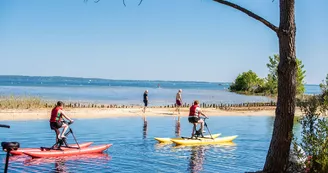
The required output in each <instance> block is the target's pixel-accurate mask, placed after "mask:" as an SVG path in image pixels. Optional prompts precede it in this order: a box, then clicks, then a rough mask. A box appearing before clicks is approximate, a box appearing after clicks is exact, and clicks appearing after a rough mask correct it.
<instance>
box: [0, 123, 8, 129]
mask: <svg viewBox="0 0 328 173" xmlns="http://www.w3.org/2000/svg"><path fill="white" fill-rule="evenodd" d="M0 127H3V128H8V129H9V128H10V126H8V125H5V124H0Z"/></svg>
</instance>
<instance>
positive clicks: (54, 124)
mask: <svg viewBox="0 0 328 173" xmlns="http://www.w3.org/2000/svg"><path fill="white" fill-rule="evenodd" d="M62 126H63V122H50V128H51V129H52V130H56V129H59V128H61V127H62Z"/></svg>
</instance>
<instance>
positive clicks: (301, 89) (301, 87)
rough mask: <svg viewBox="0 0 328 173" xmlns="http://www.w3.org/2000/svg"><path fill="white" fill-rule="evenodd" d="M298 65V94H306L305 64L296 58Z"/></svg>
mask: <svg viewBox="0 0 328 173" xmlns="http://www.w3.org/2000/svg"><path fill="white" fill-rule="evenodd" d="M296 64H297V72H296V82H297V86H296V94H303V93H304V92H305V87H304V84H305V82H304V78H305V72H306V71H305V70H303V69H304V64H302V61H301V60H299V59H297V58H296Z"/></svg>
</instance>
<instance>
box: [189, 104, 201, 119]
mask: <svg viewBox="0 0 328 173" xmlns="http://www.w3.org/2000/svg"><path fill="white" fill-rule="evenodd" d="M198 107H199V106H198V105H192V106H191V107H190V110H189V116H190V117H193V116H197V117H199V112H198V111H196V109H197V108H198Z"/></svg>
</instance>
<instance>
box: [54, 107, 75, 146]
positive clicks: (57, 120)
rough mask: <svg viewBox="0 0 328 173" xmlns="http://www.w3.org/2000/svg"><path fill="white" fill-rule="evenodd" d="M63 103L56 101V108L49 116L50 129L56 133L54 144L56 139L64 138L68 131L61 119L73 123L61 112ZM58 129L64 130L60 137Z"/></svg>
mask: <svg viewBox="0 0 328 173" xmlns="http://www.w3.org/2000/svg"><path fill="white" fill-rule="evenodd" d="M63 107H64V103H63V102H61V101H58V102H57V104H56V106H55V107H54V108H53V109H52V110H51V116H50V120H49V122H50V128H51V129H52V130H54V131H55V132H56V142H57V141H58V139H62V138H65V132H66V130H67V129H68V125H67V124H65V123H63V122H62V118H63V117H64V118H65V119H67V120H69V121H70V122H71V123H73V120H72V119H71V118H69V117H68V116H67V115H66V114H65V113H64V111H63ZM60 128H64V129H63V131H62V133H61V135H60V131H59V129H60Z"/></svg>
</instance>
